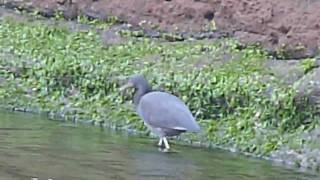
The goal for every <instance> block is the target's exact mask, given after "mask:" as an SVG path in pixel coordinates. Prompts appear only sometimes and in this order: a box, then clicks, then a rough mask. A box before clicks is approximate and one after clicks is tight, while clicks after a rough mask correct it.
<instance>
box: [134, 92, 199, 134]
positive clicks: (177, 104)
mask: <svg viewBox="0 0 320 180" xmlns="http://www.w3.org/2000/svg"><path fill="white" fill-rule="evenodd" d="M138 113H139V115H140V116H141V118H142V119H143V120H144V121H145V122H146V123H147V124H150V125H152V126H155V127H161V128H169V129H177V130H187V131H198V130H199V129H200V128H199V126H198V124H197V123H196V122H195V119H194V117H193V116H192V114H191V112H190V110H189V108H188V107H187V106H186V105H185V104H184V102H182V101H181V100H180V99H179V98H177V97H176V96H173V95H171V94H168V93H165V92H151V93H148V94H146V95H144V96H143V97H142V98H141V100H140V103H139V106H138Z"/></svg>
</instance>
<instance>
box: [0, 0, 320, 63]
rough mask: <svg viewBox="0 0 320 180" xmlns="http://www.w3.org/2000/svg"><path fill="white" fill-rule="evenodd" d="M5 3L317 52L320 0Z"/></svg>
mask: <svg viewBox="0 0 320 180" xmlns="http://www.w3.org/2000/svg"><path fill="white" fill-rule="evenodd" d="M2 4H4V5H5V6H6V7H8V8H20V9H29V10H34V9H36V10H38V11H39V12H41V14H42V15H44V16H47V17H50V16H54V14H55V12H56V11H60V12H63V14H64V17H65V18H66V19H75V18H76V17H77V16H78V15H79V14H84V15H86V16H88V17H90V18H93V19H102V20H103V19H106V18H108V17H109V16H111V15H112V16H116V17H118V18H119V19H120V20H121V21H125V22H128V23H130V24H132V25H134V26H140V27H143V28H144V29H158V30H163V31H167V32H175V33H180V34H182V35H186V34H196V35H195V37H197V38H204V37H205V38H208V37H209V38H210V37H217V34H216V32H217V31H218V32H219V33H218V34H220V33H222V34H223V35H233V36H234V37H236V38H237V39H239V40H241V42H244V43H246V44H251V43H260V44H261V45H262V46H263V47H265V48H266V49H267V50H268V51H269V52H271V53H272V54H274V55H276V56H277V57H278V58H291V59H292V58H293V59H301V58H306V57H314V56H316V55H318V54H319V46H320V27H319V24H320V18H318V17H319V16H320V11H318V9H319V8H320V2H319V1H316V0H312V1H310V0H295V1H292V0H278V1H274V0H262V1H260V0H240V1H238V0H202V1H198V0H197V1H196V0H171V1H168V0H156V1H148V0H124V1H117V0H98V1H92V0H72V1H71V0H23V1H21V0H10V1H6V0H4V1H2ZM200 32H201V33H200ZM214 32H215V33H214Z"/></svg>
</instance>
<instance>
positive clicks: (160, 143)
mask: <svg viewBox="0 0 320 180" xmlns="http://www.w3.org/2000/svg"><path fill="white" fill-rule="evenodd" d="M162 141H163V138H162V137H160V140H159V143H158V146H162Z"/></svg>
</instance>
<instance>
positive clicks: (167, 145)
mask: <svg viewBox="0 0 320 180" xmlns="http://www.w3.org/2000/svg"><path fill="white" fill-rule="evenodd" d="M163 142H164V146H165V147H166V149H170V146H169V143H168V141H167V138H166V137H164V138H163Z"/></svg>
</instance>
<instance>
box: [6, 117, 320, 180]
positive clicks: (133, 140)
mask: <svg viewBox="0 0 320 180" xmlns="http://www.w3.org/2000/svg"><path fill="white" fill-rule="evenodd" d="M155 144H156V140H154V139H148V138H143V137H132V136H127V135H124V134H120V133H115V132H110V131H108V130H105V129H100V128H97V127H92V126H81V125H77V126H76V127H74V126H66V125H64V124H63V123H61V122H55V121H49V120H48V119H46V118H45V117H42V116H39V115H31V114H24V113H12V112H10V113H8V112H3V111H0V179H1V180H2V179H4V180H11V179H14V180H15V179H18V180H20V179H21V180H22V179H26V180H28V179H32V178H38V179H39V180H47V179H53V180H55V179H57V180H64V179H65V180H73V179H76V180H100V179H104V180H105V179H112V180H117V179H130V180H131V179H139V180H140V179H141V180H143V179H148V180H149V179H150V180H153V179H183V180H185V179H195V180H201V179H223V180H235V179H237V180H241V179H249V180H250V179H252V180H256V179H261V180H269V179H270V180H274V179H319V177H316V176H314V175H312V174H310V173H306V172H304V173H302V172H298V171H294V170H290V169H285V168H283V167H280V166H275V165H272V164H271V163H270V162H268V161H264V160H259V159H253V158H247V157H244V156H240V155H236V154H232V153H228V152H224V151H221V150H206V149H200V148H191V147H185V146H178V145H172V146H173V148H174V149H175V150H176V151H177V153H162V152H159V151H158V148H157V147H156V146H155Z"/></svg>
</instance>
